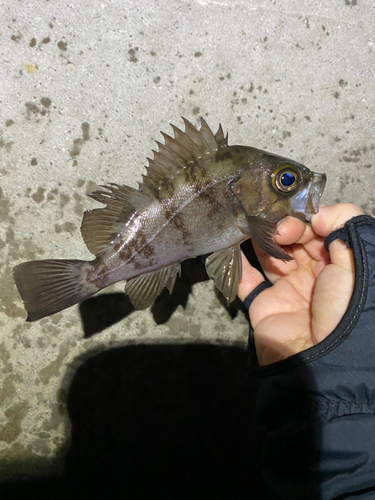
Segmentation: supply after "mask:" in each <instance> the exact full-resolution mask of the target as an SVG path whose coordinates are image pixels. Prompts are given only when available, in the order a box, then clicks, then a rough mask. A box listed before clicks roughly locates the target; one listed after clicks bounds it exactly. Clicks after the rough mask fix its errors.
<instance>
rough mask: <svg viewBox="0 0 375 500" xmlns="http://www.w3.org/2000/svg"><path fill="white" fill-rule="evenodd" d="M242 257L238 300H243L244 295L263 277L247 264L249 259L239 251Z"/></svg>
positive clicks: (260, 281) (262, 279)
mask: <svg viewBox="0 0 375 500" xmlns="http://www.w3.org/2000/svg"><path fill="white" fill-rule="evenodd" d="M241 258H242V277H241V279H240V282H239V284H238V293H237V295H238V297H239V299H240V300H242V301H244V300H245V299H246V297H247V296H248V295H249V293H251V292H252V291H253V290H254V288H255V287H257V286H258V285H259V284H260V283H262V281H264V278H263V276H262V273H260V272H259V271H258V270H257V269H255V268H254V267H253V266H251V265H250V264H249V261H248V260H247V258H246V257H245V256H244V254H243V253H242V252H241Z"/></svg>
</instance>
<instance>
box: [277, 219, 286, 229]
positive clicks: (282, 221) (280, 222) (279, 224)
mask: <svg viewBox="0 0 375 500" xmlns="http://www.w3.org/2000/svg"><path fill="white" fill-rule="evenodd" d="M285 221H286V217H283V218H282V219H280V220H279V222H278V223H277V224H276V229H280V226H281V225H282V224H284V222H285Z"/></svg>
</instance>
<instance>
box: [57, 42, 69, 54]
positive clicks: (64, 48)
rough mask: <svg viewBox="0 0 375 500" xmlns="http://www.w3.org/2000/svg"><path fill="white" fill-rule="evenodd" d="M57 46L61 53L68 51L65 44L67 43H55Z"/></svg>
mask: <svg viewBox="0 0 375 500" xmlns="http://www.w3.org/2000/svg"><path fill="white" fill-rule="evenodd" d="M57 46H58V48H59V49H60V50H62V51H63V52H65V51H67V50H68V44H67V42H64V41H63V40H60V41H59V42H57Z"/></svg>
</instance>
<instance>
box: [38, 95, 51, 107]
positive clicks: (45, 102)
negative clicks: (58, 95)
mask: <svg viewBox="0 0 375 500" xmlns="http://www.w3.org/2000/svg"><path fill="white" fill-rule="evenodd" d="M40 102H41V103H42V105H43V106H44V107H45V108H49V107H50V106H51V104H52V101H51V99H50V98H49V97H42V98H41V100H40Z"/></svg>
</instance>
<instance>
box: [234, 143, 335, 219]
mask: <svg viewBox="0 0 375 500" xmlns="http://www.w3.org/2000/svg"><path fill="white" fill-rule="evenodd" d="M258 153H259V154H258V155H257V156H256V157H254V154H253V155H252V157H251V161H250V162H249V163H248V168H245V169H243V171H242V172H241V174H240V176H239V177H238V178H237V179H236V181H235V182H234V183H233V185H232V186H231V190H232V193H233V194H235V196H236V197H237V198H238V199H239V201H240V203H241V205H242V207H243V209H244V210H245V212H246V213H247V214H248V215H257V216H260V217H262V218H264V219H265V220H267V221H269V222H277V221H278V220H280V219H281V218H283V217H285V216H286V215H291V216H292V217H296V218H298V219H300V220H302V221H303V222H309V221H310V220H311V217H312V216H313V215H314V214H316V213H318V211H319V202H320V199H321V197H322V194H323V191H324V187H325V184H326V179H327V178H326V175H325V174H320V173H317V172H312V171H311V170H309V169H308V168H307V167H305V166H304V165H302V164H300V163H297V162H295V161H293V160H290V159H288V158H283V157H280V156H277V155H272V154H269V153H266V152H264V151H259V152H258Z"/></svg>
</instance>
